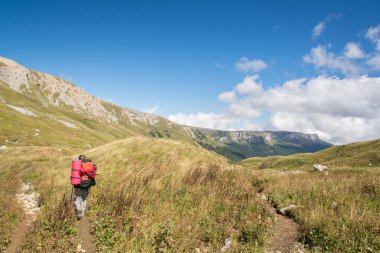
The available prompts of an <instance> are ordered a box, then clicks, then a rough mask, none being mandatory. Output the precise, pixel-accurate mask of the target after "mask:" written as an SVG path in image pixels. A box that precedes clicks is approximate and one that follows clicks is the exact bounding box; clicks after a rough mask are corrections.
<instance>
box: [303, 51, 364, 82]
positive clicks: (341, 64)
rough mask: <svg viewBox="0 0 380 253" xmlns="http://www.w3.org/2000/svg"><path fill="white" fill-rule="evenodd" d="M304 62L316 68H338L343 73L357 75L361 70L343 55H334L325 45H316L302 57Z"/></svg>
mask: <svg viewBox="0 0 380 253" xmlns="http://www.w3.org/2000/svg"><path fill="white" fill-rule="evenodd" d="M303 59H304V61H305V62H306V63H310V64H313V65H314V66H315V67H316V68H317V69H326V70H339V71H341V72H342V73H343V74H345V75H358V74H359V73H360V72H361V71H362V70H361V68H360V67H359V66H358V65H356V64H355V63H353V62H352V61H351V60H350V59H349V58H347V57H345V56H336V55H334V54H333V53H331V52H328V51H327V50H326V48H325V47H323V46H321V45H318V46H317V47H314V48H312V49H311V50H310V53H309V54H307V55H305V56H304V57H303Z"/></svg>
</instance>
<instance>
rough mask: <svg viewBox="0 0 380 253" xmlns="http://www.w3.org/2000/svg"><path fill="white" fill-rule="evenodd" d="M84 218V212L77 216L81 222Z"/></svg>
mask: <svg viewBox="0 0 380 253" xmlns="http://www.w3.org/2000/svg"><path fill="white" fill-rule="evenodd" d="M83 216H84V213H83V212H82V213H78V214H77V219H78V220H81V219H82V218H83Z"/></svg>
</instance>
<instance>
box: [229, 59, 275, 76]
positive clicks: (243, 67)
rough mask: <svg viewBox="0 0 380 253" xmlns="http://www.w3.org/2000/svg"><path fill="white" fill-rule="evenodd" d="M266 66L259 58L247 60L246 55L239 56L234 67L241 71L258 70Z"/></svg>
mask: <svg viewBox="0 0 380 253" xmlns="http://www.w3.org/2000/svg"><path fill="white" fill-rule="evenodd" d="M267 67H268V65H267V64H266V63H265V62H264V61H263V60H260V59H257V60H249V59H248V58H247V57H242V58H240V59H239V60H238V61H237V63H236V64H235V68H236V69H237V70H239V71H242V72H246V73H248V72H255V73H256V72H259V71H261V70H264V69H266V68H267Z"/></svg>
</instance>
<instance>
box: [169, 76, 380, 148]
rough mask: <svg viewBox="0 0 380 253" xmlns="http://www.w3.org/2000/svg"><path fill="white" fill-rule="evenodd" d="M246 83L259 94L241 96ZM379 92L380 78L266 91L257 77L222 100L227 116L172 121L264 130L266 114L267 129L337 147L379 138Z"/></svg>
mask: <svg viewBox="0 0 380 253" xmlns="http://www.w3.org/2000/svg"><path fill="white" fill-rule="evenodd" d="M243 83H245V84H246V83H249V85H246V86H247V87H255V88H254V89H251V88H250V89H243V90H241V87H242V85H241V84H243ZM379 87H380V77H368V76H362V77H351V78H339V77H336V76H319V77H316V78H311V79H306V78H300V79H294V80H289V81H287V82H285V83H283V84H282V85H280V86H278V87H273V88H264V86H263V85H262V84H261V83H260V82H259V77H258V76H248V77H246V78H244V80H243V82H242V83H238V84H236V85H235V86H234V88H233V90H231V91H227V92H223V93H221V94H220V95H219V99H220V100H221V101H223V102H226V103H227V105H228V110H227V111H226V112H225V113H220V114H217V113H202V112H198V113H195V114H183V113H179V114H175V115H171V116H169V119H170V120H172V121H175V122H177V123H180V124H186V125H193V126H201V127H207V128H216V129H225V130H231V129H250V127H251V130H252V129H255V130H259V129H262V128H263V126H258V125H257V123H255V119H257V117H260V115H261V114H262V113H263V112H266V113H269V115H270V116H269V119H268V123H267V126H265V127H266V128H267V129H272V130H288V131H298V132H304V133H317V134H318V135H319V136H320V137H321V138H322V139H324V140H326V141H330V142H332V143H336V144H340V143H348V142H353V141H362V140H369V139H374V138H379V137H380V133H379V129H380V102H378V98H379V97H380V89H379ZM239 89H240V90H241V91H242V92H239V91H238V90H239ZM222 94H224V95H223V96H221V95H222ZM226 94H234V99H230V98H231V97H232V95H228V96H227V95H226ZM226 97H228V99H224V98H226ZM221 98H222V99H221Z"/></svg>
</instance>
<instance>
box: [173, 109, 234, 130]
mask: <svg viewBox="0 0 380 253" xmlns="http://www.w3.org/2000/svg"><path fill="white" fill-rule="evenodd" d="M168 119H169V120H171V121H173V122H176V123H178V124H183V125H187V126H198V127H205V128H212V129H230V127H231V126H232V125H234V124H235V123H236V120H235V119H232V118H230V117H228V116H226V115H225V114H218V113H212V112H211V113H204V112H198V113H191V114H185V113H177V114H172V115H169V117H168Z"/></svg>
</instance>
